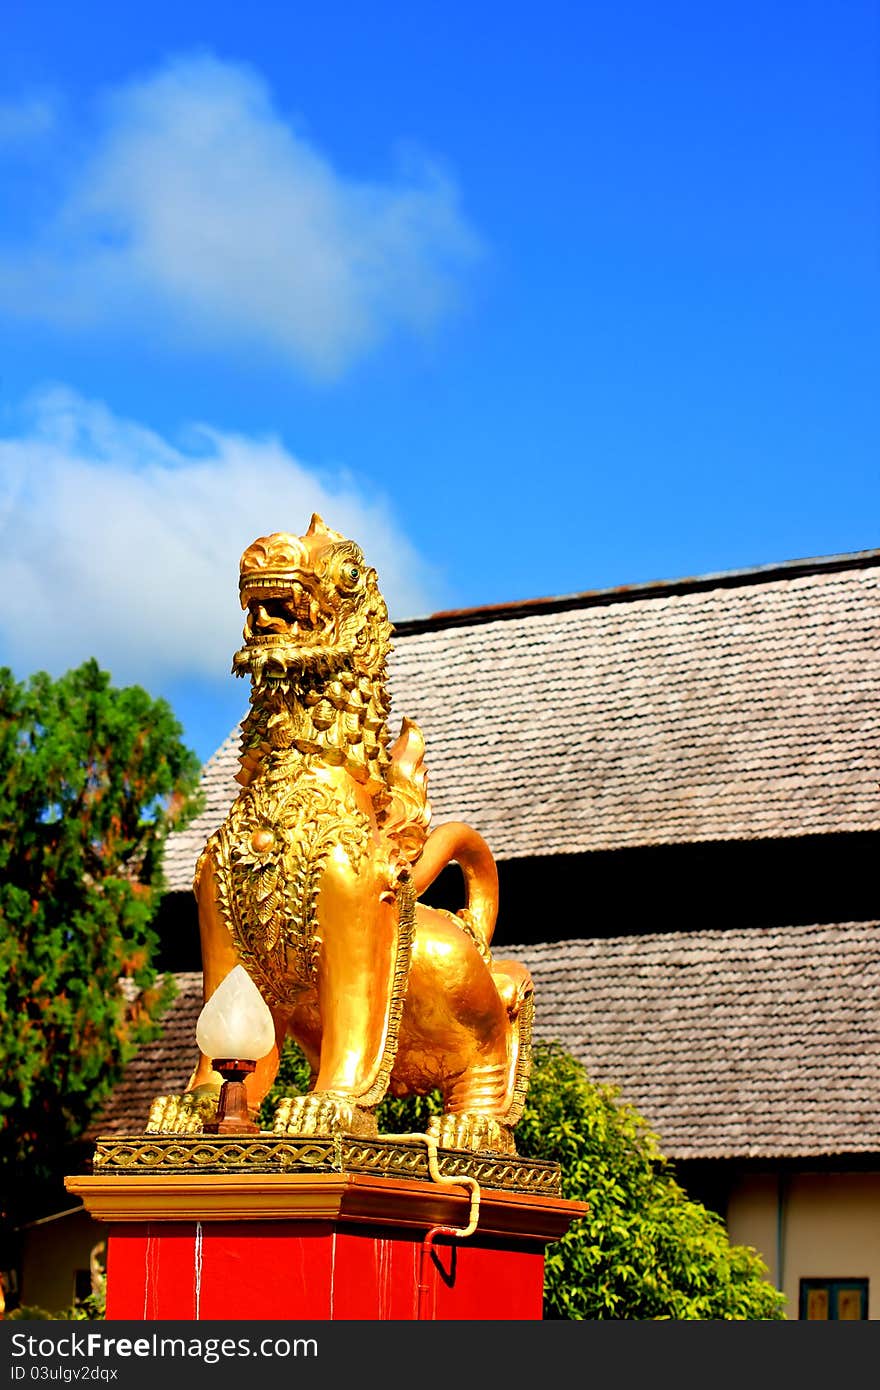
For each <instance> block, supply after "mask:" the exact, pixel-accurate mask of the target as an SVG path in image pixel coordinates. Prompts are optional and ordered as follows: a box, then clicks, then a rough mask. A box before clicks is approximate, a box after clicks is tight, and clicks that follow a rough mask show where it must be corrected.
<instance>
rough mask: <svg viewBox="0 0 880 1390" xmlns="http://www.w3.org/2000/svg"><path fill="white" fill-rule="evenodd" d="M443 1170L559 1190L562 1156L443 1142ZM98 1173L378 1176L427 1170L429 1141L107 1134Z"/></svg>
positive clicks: (554, 1193) (516, 1188) (507, 1185)
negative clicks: (550, 1158) (555, 1159)
mask: <svg viewBox="0 0 880 1390" xmlns="http://www.w3.org/2000/svg"><path fill="white" fill-rule="evenodd" d="M437 1157H438V1166H439V1169H440V1172H441V1173H442V1174H443V1176H444V1177H468V1178H473V1179H475V1180H476V1181H477V1182H478V1183H479V1184H480V1187H481V1188H487V1189H488V1188H492V1189H498V1190H501V1191H504V1192H521V1193H532V1194H536V1195H542V1196H549V1197H558V1196H559V1195H560V1193H561V1173H560V1168H559V1165H558V1164H557V1163H548V1162H547V1161H546V1160H542V1159H529V1158H518V1157H517V1156H516V1155H501V1154H487V1153H484V1154H479V1153H478V1154H472V1153H465V1152H463V1151H460V1150H452V1149H440V1150H439V1152H438V1155H437ZM92 1170H93V1172H94V1173H95V1174H101V1175H102V1176H104V1175H108V1176H109V1175H110V1174H122V1173H126V1174H131V1175H134V1174H153V1173H183V1174H189V1175H198V1174H208V1173H229V1174H232V1173H235V1174H257V1173H265V1174H272V1173H276V1174H296V1173H306V1174H309V1173H311V1174H317V1173H326V1174H334V1173H346V1174H347V1173H369V1174H372V1175H373V1176H379V1177H401V1178H424V1179H427V1178H428V1177H429V1171H428V1155H427V1151H426V1149H425V1146H424V1145H423V1144H420V1143H417V1142H413V1143H407V1142H401V1141H400V1140H390V1139H382V1138H381V1137H380V1138H378V1139H358V1138H353V1137H352V1136H350V1135H335V1136H333V1137H328V1138H322V1137H318V1136H311V1137H304V1138H301V1137H294V1136H289V1135H275V1134H271V1133H263V1134H255V1135H247V1136H242V1135H221V1134H216V1135H214V1134H211V1135H209V1134H197V1135H174V1134H169V1135H154V1134H150V1135H146V1134H134V1135H105V1136H101V1137H99V1138H98V1140H97V1143H96V1146H95V1154H94V1158H93V1161H92Z"/></svg>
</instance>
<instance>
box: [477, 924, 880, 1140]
mask: <svg viewBox="0 0 880 1390" xmlns="http://www.w3.org/2000/svg"><path fill="white" fill-rule="evenodd" d="M504 954H505V955H508V954H509V955H511V956H515V957H517V958H518V959H520V960H524V961H526V962H527V963H528V965H529V967H530V969H531V971H532V974H533V977H534V980H535V1000H536V1032H537V1034H538V1035H539V1036H543V1037H547V1038H555V1039H556V1040H557V1041H559V1042H561V1043H562V1044H563V1046H564V1047H565V1048H566V1049H567V1050H568V1051H569V1052H571V1053H573V1054H574V1055H575V1056H576V1057H578V1058H579V1059H580V1061H582V1062H583V1063H584V1065H585V1066H586V1068H587V1071H588V1072H589V1074H590V1076H591V1077H592V1078H593V1079H594V1080H597V1081H605V1082H608V1083H609V1084H612V1085H615V1086H618V1087H619V1088H620V1093H621V1096H622V1098H623V1099H624V1100H627V1101H629V1102H630V1103H631V1104H633V1105H634V1106H635V1108H636V1109H637V1110H638V1111H639V1112H640V1113H641V1114H642V1115H643V1116H644V1117H645V1119H647V1120H648V1121H649V1123H650V1124H651V1126H652V1127H653V1128H654V1130H655V1131H656V1132H657V1133H658V1134H659V1136H660V1140H661V1148H662V1150H663V1152H664V1153H666V1154H667V1155H668V1156H669V1157H672V1158H678V1159H685V1158H687V1159H691V1158H701V1159H702V1158H732V1157H736V1158H786V1157H791V1158H803V1157H809V1156H820V1155H828V1154H856V1153H872V1154H880V924H878V923H877V922H847V923H843V924H840V925H834V926H829V925H822V926H797V927H792V926H788V927H780V928H760V927H759V928H753V929H750V930H743V931H736V930H729V931H713V930H712V929H711V928H707V929H706V930H702V931H688V932H664V933H653V934H652V933H647V934H644V935H637V936H625V937H611V938H605V939H603V940H586V941H562V942H553V943H548V944H543V945H533V946H523V947H511V948H509V950H508V949H505V953H504Z"/></svg>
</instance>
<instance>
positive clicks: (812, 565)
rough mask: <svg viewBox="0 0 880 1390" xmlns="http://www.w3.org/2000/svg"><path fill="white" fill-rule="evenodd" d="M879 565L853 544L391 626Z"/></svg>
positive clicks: (472, 619) (460, 621)
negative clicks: (842, 550)
mask: <svg viewBox="0 0 880 1390" xmlns="http://www.w3.org/2000/svg"><path fill="white" fill-rule="evenodd" d="M876 565H880V549H877V550H854V551H850V552H847V553H844V554H840V555H816V556H810V557H807V558H803V559H798V560H779V561H775V562H773V563H772V564H769V565H752V566H750V567H748V568H745V569H732V570H718V571H717V572H714V573H710V574H700V575H690V576H683V577H680V578H677V579H652V580H648V581H647V582H646V583H643V584H619V585H616V586H614V587H612V588H609V589H585V590H583V591H582V592H580V593H574V594H558V595H550V596H548V597H545V598H531V599H514V600H512V601H511V602H509V603H495V604H483V605H480V606H477V607H475V608H450V609H442V610H440V611H439V612H437V613H430V614H426V615H424V616H422V617H417V618H402V619H401V620H400V621H399V622H395V623H394V632H395V633H396V634H397V635H399V636H401V637H404V636H411V635H414V634H415V633H419V632H431V631H433V630H435V629H439V628H447V627H472V626H475V625H477V624H479V623H488V622H496V621H504V620H505V619H508V618H527V617H529V616H530V615H531V614H533V613H558V612H561V611H562V610H564V609H569V608H598V607H601V606H604V605H607V604H611V603H631V602H633V601H634V600H635V599H646V598H647V599H650V598H668V597H669V596H670V595H675V594H684V593H700V592H701V591H705V590H707V589H733V588H739V587H742V586H744V585H746V584H766V583H771V582H772V581H773V580H774V579H779V578H786V579H797V578H799V577H801V576H802V575H808V574H824V573H834V572H835V571H841V570H853V569H870V568H873V567H874V566H876Z"/></svg>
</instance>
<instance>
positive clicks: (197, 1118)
mask: <svg viewBox="0 0 880 1390" xmlns="http://www.w3.org/2000/svg"><path fill="white" fill-rule="evenodd" d="M216 1112H217V1092H216V1091H213V1090H212V1091H186V1092H185V1093H184V1094H183V1095H179V1096H157V1097H156V1099H155V1100H154V1101H153V1104H152V1105H151V1106H150V1114H149V1118H148V1119H147V1128H146V1133H147V1134H201V1133H202V1129H203V1127H204V1124H205V1121H206V1120H211V1119H213V1117H214V1115H215V1114H216Z"/></svg>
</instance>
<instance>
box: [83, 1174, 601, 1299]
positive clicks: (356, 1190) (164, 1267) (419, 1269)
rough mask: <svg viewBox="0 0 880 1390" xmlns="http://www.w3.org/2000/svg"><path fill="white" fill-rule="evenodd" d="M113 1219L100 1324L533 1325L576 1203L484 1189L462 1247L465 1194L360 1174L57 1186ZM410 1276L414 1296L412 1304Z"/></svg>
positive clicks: (579, 1210)
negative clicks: (550, 1260) (438, 1232)
mask: <svg viewBox="0 0 880 1390" xmlns="http://www.w3.org/2000/svg"><path fill="white" fill-rule="evenodd" d="M67 1185H68V1187H69V1188H70V1190H72V1191H74V1192H77V1193H78V1194H80V1195H81V1196H82V1197H83V1200H84V1201H85V1204H86V1206H87V1208H88V1209H89V1211H90V1212H91V1213H92V1215H93V1216H95V1217H97V1218H98V1219H99V1220H105V1221H110V1222H112V1225H111V1227H110V1230H109V1241H108V1262H107V1311H106V1316H107V1318H108V1319H110V1320H114V1319H125V1320H137V1321H141V1320H144V1321H150V1320H160V1319H167V1320H173V1319H196V1320H202V1321H206V1320H211V1319H227V1320H241V1319H245V1320H258V1319H264V1320H268V1319H283V1320H290V1319H302V1320H313V1319H320V1320H338V1319H362V1320H366V1319H370V1320H386V1319H390V1320H398V1321H402V1320H410V1319H416V1318H418V1317H420V1316H421V1317H423V1318H429V1319H441V1320H470V1319H480V1320H487V1319H488V1320H509V1319H517V1320H535V1319H540V1318H541V1315H542V1296H543V1279H544V1251H545V1247H546V1245H547V1242H548V1241H549V1240H552V1239H555V1238H556V1237H558V1236H559V1235H561V1234H562V1233H563V1232H564V1231H565V1230H566V1229H567V1227H568V1226H569V1224H570V1223H571V1221H572V1219H573V1218H574V1217H576V1216H579V1215H581V1214H583V1211H584V1210H585V1208H584V1207H583V1205H582V1204H580V1203H575V1202H567V1201H563V1200H562V1199H560V1198H554V1197H546V1196H533V1195H529V1194H519V1193H507V1192H500V1191H488V1190H486V1189H484V1190H483V1191H482V1193H481V1201H480V1220H479V1224H478V1226H477V1230H476V1231H475V1233H474V1234H473V1235H471V1236H469V1237H466V1238H464V1239H458V1238H455V1237H446V1236H439V1237H437V1238H436V1239H435V1240H434V1243H433V1246H432V1248H431V1250H430V1253H429V1254H428V1256H427V1258H426V1259H425V1260H424V1261H423V1259H422V1250H423V1245H424V1242H425V1236H426V1234H427V1232H428V1231H429V1230H430V1229H431V1227H432V1226H435V1225H441V1224H442V1225H453V1226H460V1227H463V1226H465V1225H466V1224H467V1220H468V1209H469V1198H468V1194H467V1193H466V1191H463V1190H460V1191H450V1190H449V1189H445V1190H444V1189H438V1187H437V1186H436V1185H434V1184H432V1183H430V1182H425V1181H421V1180H412V1179H409V1180H408V1179H397V1180H389V1179H385V1178H374V1177H371V1176H366V1175H357V1176H355V1175H350V1174H344V1175H338V1176H334V1177H330V1178H328V1177H320V1176H316V1177H305V1178H304V1177H302V1176H301V1175H290V1176H286V1175H274V1176H272V1177H268V1178H267V1177H265V1176H264V1177H258V1176H256V1175H253V1174H249V1175H245V1176H242V1177H239V1178H231V1177H228V1176H226V1177H222V1178H220V1177H217V1176H205V1177H201V1178H189V1177H182V1176H179V1175H176V1176H174V1177H169V1176H162V1177H158V1178H152V1179H151V1178H147V1177H145V1176H141V1175H132V1176H130V1177H125V1176H118V1175H117V1176H113V1177H109V1176H108V1177H83V1178H78V1179H68V1183H67ZM420 1276H423V1283H424V1285H425V1289H426V1292H425V1295H424V1297H423V1299H422V1300H421V1302H420V1299H419V1283H420Z"/></svg>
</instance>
